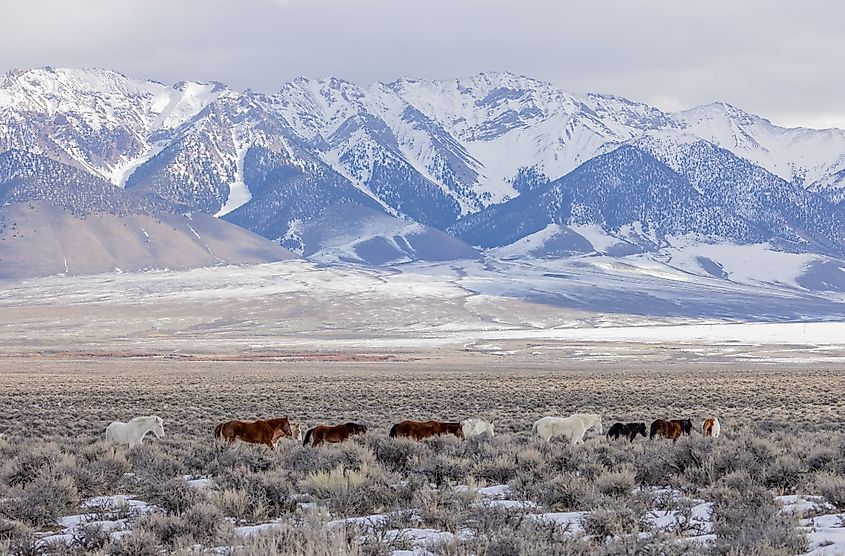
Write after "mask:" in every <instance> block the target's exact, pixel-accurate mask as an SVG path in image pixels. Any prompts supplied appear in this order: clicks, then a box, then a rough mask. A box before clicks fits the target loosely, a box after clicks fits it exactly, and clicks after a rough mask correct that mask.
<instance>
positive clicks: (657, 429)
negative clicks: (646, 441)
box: [648, 419, 692, 442]
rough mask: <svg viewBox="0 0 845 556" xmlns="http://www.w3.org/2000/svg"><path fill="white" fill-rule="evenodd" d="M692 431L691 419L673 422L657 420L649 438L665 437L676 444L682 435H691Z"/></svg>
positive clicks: (652, 426) (653, 424) (652, 425)
mask: <svg viewBox="0 0 845 556" xmlns="http://www.w3.org/2000/svg"><path fill="white" fill-rule="evenodd" d="M691 431H692V421H691V420H690V419H673V420H671V421H664V420H663V419H657V420H656V421H654V422H653V423H652V424H651V431H650V434H649V435H648V437H649V438H654V437H655V436H663V437H665V438H671V439H672V441H673V442H674V441H676V440H678V438H679V437H680V436H681V435H682V434H686V435H689V434H690V432H691Z"/></svg>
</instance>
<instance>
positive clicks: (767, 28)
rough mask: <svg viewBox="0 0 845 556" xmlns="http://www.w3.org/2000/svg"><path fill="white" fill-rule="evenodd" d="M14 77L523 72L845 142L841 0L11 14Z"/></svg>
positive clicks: (409, 3) (301, 4)
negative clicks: (809, 130) (719, 108)
mask: <svg viewBox="0 0 845 556" xmlns="http://www.w3.org/2000/svg"><path fill="white" fill-rule="evenodd" d="M0 10H1V11H0V70H2V71H3V72H5V71H7V70H9V69H11V68H28V67H35V66H44V65H52V66H56V67H60V66H69V67H104V68H109V69H116V70H118V71H121V72H123V73H125V74H127V75H130V76H133V77H141V78H152V79H157V80H159V81H163V82H167V83H172V82H175V81H179V80H183V79H184V80H217V81H222V82H224V83H226V84H228V85H230V86H232V87H234V88H237V89H246V88H251V89H256V90H261V91H275V90H277V89H278V88H279V86H280V85H281V83H283V82H285V81H289V80H290V79H293V78H294V77H296V76H299V75H304V76H308V77H325V76H329V75H331V76H336V77H342V78H345V79H349V80H351V81H355V82H358V83H361V84H366V83H369V82H372V81H376V80H378V81H390V80H393V79H395V78H397V77H400V76H410V77H421V78H452V77H459V76H466V75H471V74H474V73H478V72H480V71H485V70H509V71H512V72H515V73H519V74H524V75H528V76H530V77H535V78H537V79H542V80H545V81H550V82H551V83H554V84H555V85H557V86H558V87H560V88H562V89H565V90H568V91H572V92H586V91H596V92H602V93H612V94H616V95H620V96H625V97H628V98H631V99H634V100H640V101H644V102H648V103H651V104H655V105H657V106H659V107H661V108H663V109H666V110H677V109H681V108H687V107H691V106H695V105H697V104H704V103H708V102H712V101H714V100H724V101H727V102H730V103H732V104H735V105H737V106H739V107H741V108H744V109H746V110H748V111H750V112H754V113H757V114H760V115H762V116H765V117H767V118H769V119H771V120H772V121H773V122H775V123H778V124H781V125H790V126H792V125H805V126H810V127H830V126H838V127H843V128H845V102H843V99H845V72H843V71H842V70H843V65H844V64H843V62H845V31H843V24H842V22H843V21H845V2H842V1H841V0H801V1H794V0H789V1H774V0H730V1H728V0H706V1H693V0H591V1H583V2H570V1H563V0H561V1H554V0H547V1H539V0H190V1H189V0H3V1H2V5H1V6H0Z"/></svg>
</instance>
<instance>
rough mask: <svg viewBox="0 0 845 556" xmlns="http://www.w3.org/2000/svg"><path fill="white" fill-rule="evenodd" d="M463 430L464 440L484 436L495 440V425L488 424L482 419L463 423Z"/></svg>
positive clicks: (468, 420)
mask: <svg viewBox="0 0 845 556" xmlns="http://www.w3.org/2000/svg"><path fill="white" fill-rule="evenodd" d="M461 428H462V429H463V431H464V438H470V437H472V436H481V435H482V434H486V435H487V437H488V438H493V423H488V422H487V421H482V420H481V419H467V420H466V421H461Z"/></svg>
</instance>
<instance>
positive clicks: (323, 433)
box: [302, 423, 367, 446]
mask: <svg viewBox="0 0 845 556" xmlns="http://www.w3.org/2000/svg"><path fill="white" fill-rule="evenodd" d="M365 432H367V427H365V426H364V425H359V424H358V423H344V424H342V425H335V426H331V425H318V426H316V427H314V428H313V429H309V430H308V432H306V433H305V440H303V441H302V445H303V446H308V443H309V442H311V445H312V446H319V445H320V444H322V443H323V442H331V443H333V444H334V443H336V442H343V441H344V440H346V439H347V438H349V437H350V436H354V435H356V434H364V433H365Z"/></svg>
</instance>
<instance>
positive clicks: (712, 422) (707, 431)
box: [701, 418, 722, 438]
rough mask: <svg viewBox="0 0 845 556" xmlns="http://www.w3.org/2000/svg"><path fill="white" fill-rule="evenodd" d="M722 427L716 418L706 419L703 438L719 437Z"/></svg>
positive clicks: (703, 426)
mask: <svg viewBox="0 0 845 556" xmlns="http://www.w3.org/2000/svg"><path fill="white" fill-rule="evenodd" d="M721 430H722V426H721V425H720V424H719V420H718V419H716V418H712V419H705V420H704V424H703V425H701V436H712V437H713V438H715V437H717V436H719V433H720V432H721Z"/></svg>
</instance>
